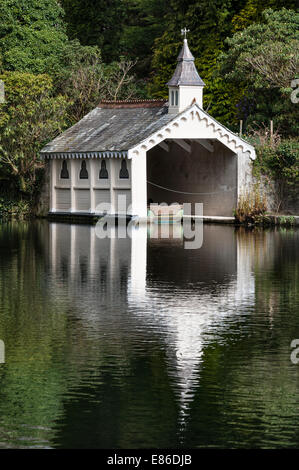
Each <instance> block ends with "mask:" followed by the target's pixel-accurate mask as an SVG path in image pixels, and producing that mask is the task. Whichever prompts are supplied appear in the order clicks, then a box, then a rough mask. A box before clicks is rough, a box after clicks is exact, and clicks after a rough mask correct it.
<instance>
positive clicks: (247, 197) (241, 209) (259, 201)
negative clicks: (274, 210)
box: [234, 186, 267, 225]
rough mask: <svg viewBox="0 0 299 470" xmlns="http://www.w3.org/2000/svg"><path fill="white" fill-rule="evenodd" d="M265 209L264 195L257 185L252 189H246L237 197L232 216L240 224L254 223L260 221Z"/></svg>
mask: <svg viewBox="0 0 299 470" xmlns="http://www.w3.org/2000/svg"><path fill="white" fill-rule="evenodd" d="M266 211H267V201H266V196H265V195H264V194H263V193H262V192H261V191H260V189H259V187H258V186H255V187H254V190H253V191H246V192H245V193H244V194H242V195H241V196H240V197H239V201H238V205H237V208H236V209H235V211H234V216H235V219H236V221H237V222H239V223H242V224H247V225H248V224H255V223H257V222H260V221H261V219H262V217H263V216H264V215H265V213H266Z"/></svg>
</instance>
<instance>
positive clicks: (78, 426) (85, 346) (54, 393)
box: [0, 221, 299, 448]
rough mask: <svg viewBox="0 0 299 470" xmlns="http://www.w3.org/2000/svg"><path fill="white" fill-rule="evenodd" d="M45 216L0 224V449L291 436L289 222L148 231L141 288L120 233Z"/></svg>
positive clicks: (289, 440) (292, 440)
mask: <svg viewBox="0 0 299 470" xmlns="http://www.w3.org/2000/svg"><path fill="white" fill-rule="evenodd" d="M54 225H55V227H56V228H55V230H54V228H53V227H54ZM54 225H53V224H52V225H51V224H48V223H47V222H44V221H42V222H35V223H32V222H31V223H29V222H28V223H26V222H24V223H13V222H11V223H6V224H0V292H1V305H0V338H1V339H3V340H4V342H5V348H6V363H5V364H3V365H0V384H1V389H0V442H1V444H0V445H1V446H2V447H22V446H24V447H28V446H33V447H39V446H41V447H102V448H104V447H114V448H116V447H120V448H130V447H131V448H132V447H135V448H136V447H178V446H183V447H198V446H204V447H205V446H212V447H217V446H219V447H298V444H299V435H298V431H299V423H298V417H297V414H298V413H297V410H298V391H299V390H298V387H299V382H298V377H299V376H298V371H299V367H298V366H295V365H293V364H292V363H291V362H290V352H291V351H290V343H291V340H292V339H293V338H299V315H298V313H299V293H298V286H299V275H298V260H299V252H298V240H299V237H298V231H296V230H293V231H292V230H290V231H286V230H284V231H280V230H275V231H269V232H265V231H256V232H246V231H243V230H239V231H235V230H234V229H233V228H232V227H213V226H210V227H206V228H205V236H206V238H205V240H206V243H205V245H204V247H203V249H202V251H200V250H199V252H198V253H194V252H193V253H191V252H190V251H192V250H190V251H189V252H188V250H183V249H182V246H181V244H180V242H178V244H177V245H175V244H173V243H172V244H171V243H168V244H167V241H165V240H162V241H160V240H154V241H150V240H148V242H147V248H146V250H147V264H146V266H145V267H144V269H146V273H143V274H146V275H145V278H144V279H145V286H144V289H143V287H142V282H140V279H141V278H142V276H141V274H142V272H141V268H140V259H139V260H138V259H137V261H138V263H139V264H138V263H137V264H138V265H137V268H138V269H139V271H138V274H137V275H136V278H134V272H135V271H136V269H137V268H136V266H132V263H134V256H133V255H132V253H131V251H130V250H131V248H130V246H131V245H130V243H131V242H130V241H128V244H126V243H127V242H122V243H123V245H118V241H117V240H116V241H113V242H111V243H109V245H107V246H106V245H105V247H104V248H103V249H102V248H101V247H103V246H104V245H103V244H100V243H99V241H92V240H93V239H92V233H91V230H92V229H91V228H89V227H85V228H80V227H76V226H74V229H72V230H70V231H69V232H67V231H66V229H65V230H63V229H62V228H61V224H58V225H56V224H54ZM65 227H68V226H64V228H65ZM67 230H68V229H67ZM66 233H67V235H65V234H66ZM68 233H69V235H68ZM54 235H55V237H56V238H55V239H54V238H53V237H54ZM63 236H66V238H65V239H64V240H65V244H61V243H60V241H61V240H62V239H63ZM89 236H90V240H91V241H88V240H89V238H88V237H89ZM72 237H73V238H72ZM74 239H75V240H77V243H78V244H77V245H75V246H76V247H77V249H76V250H75V253H77V255H78V256H76V257H75V259H74V258H73V257H72V256H73V255H72V253H73V251H72V250H71V249H70V246H71V244H72V243H74V242H73V240H74ZM53 243H54V244H53ZM92 243H93V244H92ZM92 247H94V248H92ZM145 247H146V245H145ZM92 250H94V251H92ZM132 250H133V248H132ZM105 257H106V258H105ZM132 260H133V261H132ZM178 260H179V261H178ZM134 283H135V284H136V285H138V289H139V290H138V289H137V288H136V290H135V291H134V289H133V288H132V285H133V286H134V285H135V284H134ZM225 296H227V298H226V297H225ZM203 298H204V299H205V300H204V301H203V302H202V304H201V299H203ZM173 299H174V300H173ZM185 312H187V313H188V315H189V317H190V315H191V316H192V315H193V316H192V318H191V321H190V318H189V317H187V316H186V319H185V317H184V315H185ZM223 312H224V313H225V315H224V316H222V313H223ZM179 314H181V315H182V318H183V321H182V324H181V323H178V324H175V320H176V319H177V316H178V315H179ZM211 315H212V316H211ZM202 320H204V323H203V326H200V327H198V325H197V323H199V324H200V323H201V322H202ZM188 322H189V323H188ZM184 324H185V329H184ZM192 328H194V331H195V332H196V334H195V339H194V345H193V343H192V344H191V346H190V348H189V350H187V353H186V358H184V357H183V360H182V361H180V360H179V359H177V357H176V350H177V348H180V347H181V348H182V351H183V352H182V354H185V352H186V344H185V343H184V342H183V343H182V338H183V339H184V335H187V338H191V339H192V335H191V336H190V334H191V333H192V332H190V331H189V330H190V329H192ZM196 328H198V329H196ZM188 329H189V330H188ZM187 346H188V344H187ZM184 348H185V349H184ZM196 348H197V349H196ZM192 353H193V356H194V357H193V356H192ZM190 354H191V355H190ZM184 361H185V362H184ZM189 369H190V371H189ZM184 381H185V382H184ZM182 397H183V398H182Z"/></svg>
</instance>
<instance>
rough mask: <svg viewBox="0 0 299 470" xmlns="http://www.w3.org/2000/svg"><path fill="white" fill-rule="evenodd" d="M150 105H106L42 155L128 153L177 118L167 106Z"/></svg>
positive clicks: (145, 103)
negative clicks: (169, 111)
mask: <svg viewBox="0 0 299 470" xmlns="http://www.w3.org/2000/svg"><path fill="white" fill-rule="evenodd" d="M118 103H121V102H118ZM149 103H150V102H145V101H143V102H139V103H138V102H136V104H135V105H134V102H131V103H128V105H127V106H125V105H124V106H122V105H118V104H117V103H116V104H115V106H112V107H110V106H109V105H107V104H105V103H103V105H102V107H100V106H101V105H99V107H97V108H95V109H93V110H92V111H91V112H90V113H88V114H87V115H86V116H84V118H83V119H81V120H80V121H79V122H77V123H76V124H75V125H74V126H72V127H70V128H69V129H67V130H66V131H65V132H63V134H61V135H59V136H58V137H56V138H55V139H54V140H52V142H49V143H48V144H47V145H46V146H45V147H44V148H43V149H42V150H41V154H45V153H67V152H78V153H82V152H83V153H84V152H98V151H109V150H110V151H114V150H115V151H125V150H129V149H130V148H132V147H134V146H135V145H137V144H138V143H139V142H141V141H142V140H144V139H146V138H147V137H149V136H150V135H151V134H153V133H154V132H156V131H157V130H159V129H160V128H161V127H163V126H164V125H165V124H167V123H168V122H169V121H171V120H172V119H173V118H174V115H173V114H168V106H167V103H164V104H163V102H160V103H156V104H155V105H153V106H150V107H146V106H147V105H148V104H149ZM157 105H158V106H157ZM132 106H133V107H132ZM134 106H136V107H134ZM141 106H142V107H141Z"/></svg>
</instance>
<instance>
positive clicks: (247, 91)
mask: <svg viewBox="0 0 299 470" xmlns="http://www.w3.org/2000/svg"><path fill="white" fill-rule="evenodd" d="M226 44H227V46H228V49H227V51H226V52H225V53H223V54H222V55H221V56H220V68H219V74H220V75H221V76H223V77H224V79H225V80H227V81H229V82H230V83H232V84H233V85H234V86H235V87H239V89H241V90H242V94H243V99H241V102H240V104H241V105H244V100H245V101H247V102H248V101H249V103H250V102H251V104H252V105H253V106H252V109H251V110H249V113H248V106H243V116H242V110H241V116H240V118H243V119H247V118H248V123H250V122H253V121H257V122H258V123H259V124H261V123H262V122H263V121H269V120H270V119H273V120H274V122H275V123H276V126H280V131H281V132H282V133H283V134H289V135H297V134H298V123H297V119H296V115H295V113H296V109H295V108H296V107H295V105H294V104H293V103H292V102H291V99H290V94H291V91H292V88H291V82H292V80H293V79H295V78H296V77H297V76H298V77H299V52H298V50H299V13H295V12H294V11H291V10H286V9H282V10H279V11H274V10H272V9H269V10H266V11H265V12H264V13H263V22H262V23H256V24H252V25H250V26H248V27H247V28H246V29H245V30H244V31H240V32H237V33H235V34H234V35H233V37H232V38H229V39H227V41H226ZM248 114H249V116H248Z"/></svg>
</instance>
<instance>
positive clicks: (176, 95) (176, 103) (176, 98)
mask: <svg viewBox="0 0 299 470" xmlns="http://www.w3.org/2000/svg"><path fill="white" fill-rule="evenodd" d="M178 104H179V92H178V91H177V90H176V92H175V105H176V106H178Z"/></svg>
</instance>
